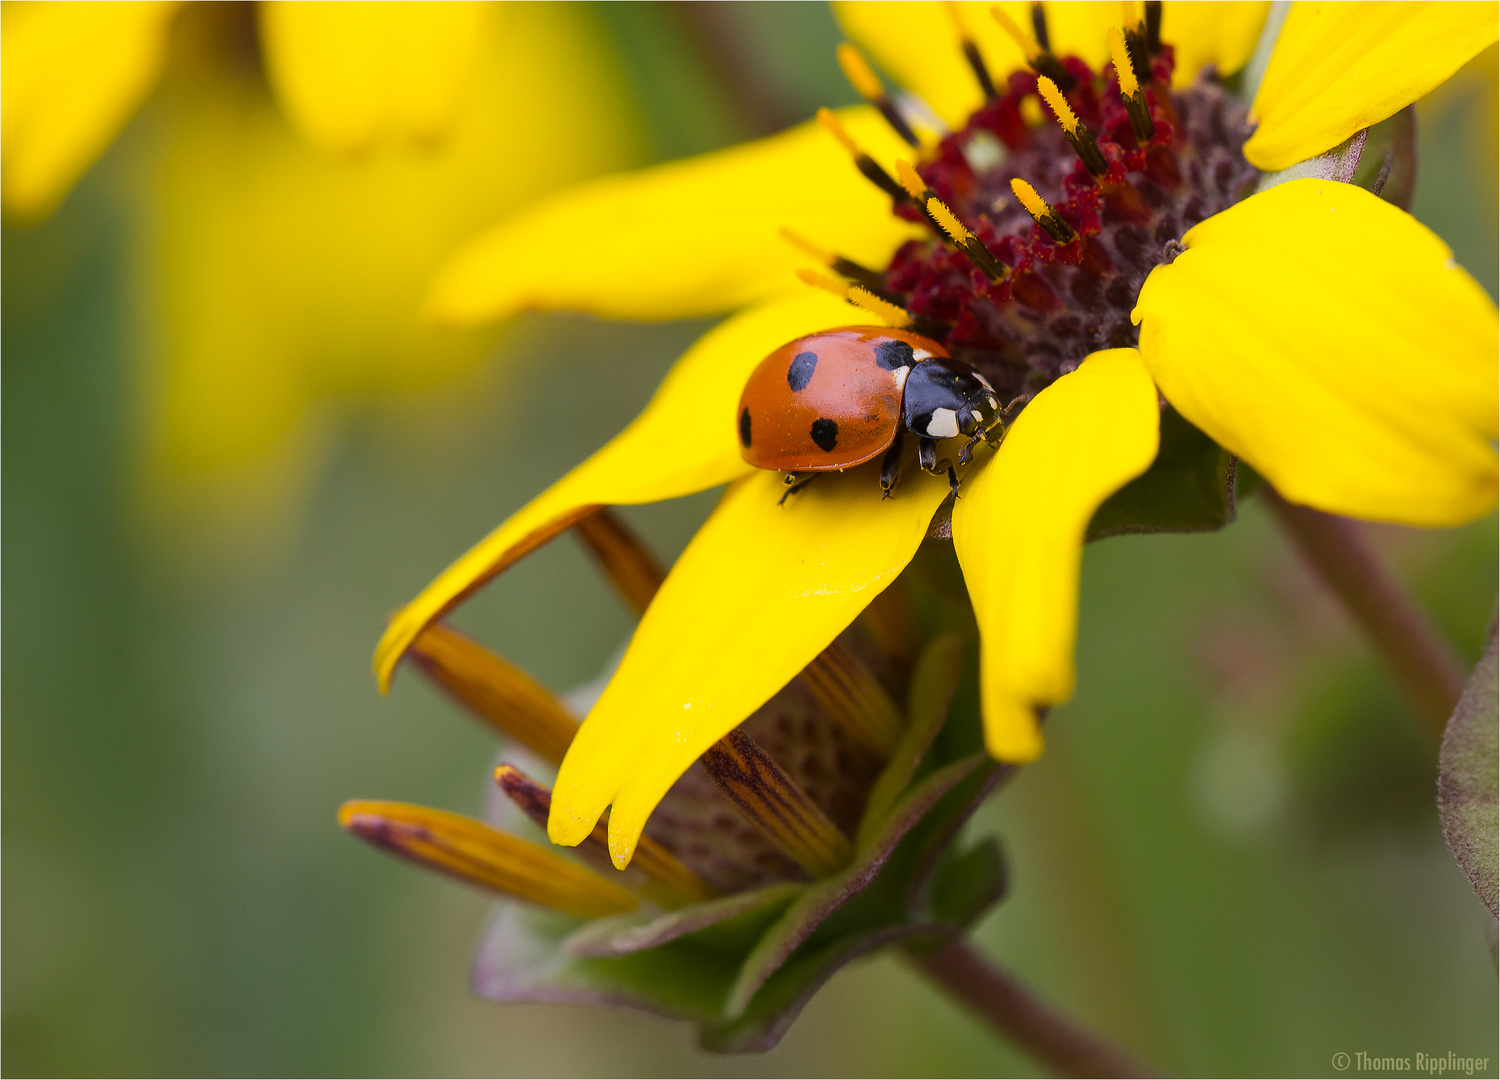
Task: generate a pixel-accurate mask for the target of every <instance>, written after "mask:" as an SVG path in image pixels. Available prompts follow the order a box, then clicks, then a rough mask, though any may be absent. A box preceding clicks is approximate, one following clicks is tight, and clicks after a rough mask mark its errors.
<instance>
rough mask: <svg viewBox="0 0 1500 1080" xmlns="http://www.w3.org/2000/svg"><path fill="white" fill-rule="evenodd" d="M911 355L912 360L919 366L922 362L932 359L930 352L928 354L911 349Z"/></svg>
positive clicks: (924, 351)
mask: <svg viewBox="0 0 1500 1080" xmlns="http://www.w3.org/2000/svg"><path fill="white" fill-rule="evenodd" d="M911 355H912V359H914V360H915V361H916V362H917V363H919V364H920V363H921V362H922V361H923V360H931V359H932V354H931V353H930V352H928V351H927V350H926V349H913V350H912V351H911Z"/></svg>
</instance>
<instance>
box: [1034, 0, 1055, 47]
mask: <svg viewBox="0 0 1500 1080" xmlns="http://www.w3.org/2000/svg"><path fill="white" fill-rule="evenodd" d="M1031 32H1032V33H1033V34H1035V35H1036V43H1037V44H1038V45H1040V46H1041V47H1042V51H1043V52H1051V51H1052V40H1051V36H1050V35H1049V34H1048V33H1047V10H1046V9H1045V8H1044V7H1042V4H1041V0H1035V2H1034V3H1033V4H1032V5H1031Z"/></svg>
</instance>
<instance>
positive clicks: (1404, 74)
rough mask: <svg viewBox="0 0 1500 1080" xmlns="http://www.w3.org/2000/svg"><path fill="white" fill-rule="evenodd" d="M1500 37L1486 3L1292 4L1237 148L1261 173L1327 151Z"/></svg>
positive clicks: (1382, 0) (1371, 0)
mask: <svg viewBox="0 0 1500 1080" xmlns="http://www.w3.org/2000/svg"><path fill="white" fill-rule="evenodd" d="M1497 36H1500V14H1497V11H1496V7H1495V5H1494V4H1491V3H1458V2H1453V0H1446V2H1444V0H1439V2H1435V3H1433V2H1427V3H1412V2H1394V0H1366V2H1360V3H1310V2H1305V0H1303V2H1298V3H1295V4H1293V5H1292V9H1291V12H1290V14H1288V15H1287V18H1286V24H1285V25H1284V26H1283V27H1282V28H1281V36H1280V37H1278V38H1277V39H1276V51H1275V52H1274V53H1272V54H1271V62H1270V64H1269V65H1268V66H1267V68H1266V74H1265V78H1264V79H1262V80H1261V84H1260V91H1259V92H1258V93H1257V94H1256V96H1255V103H1254V104H1253V105H1252V106H1251V107H1250V116H1251V119H1252V120H1254V121H1256V122H1258V124H1259V125H1260V126H1259V127H1258V128H1256V131H1255V134H1254V135H1252V136H1251V137H1250V141H1249V142H1247V143H1246V144H1245V156H1246V157H1247V158H1249V159H1250V162H1251V164H1253V165H1254V166H1255V167H1256V168H1258V169H1261V170H1262V171H1265V172H1272V171H1275V170H1278V169H1285V168H1286V167H1287V166H1289V165H1295V164H1296V163H1297V162H1299V161H1303V160H1305V159H1307V158H1310V157H1313V156H1314V155H1317V154H1321V153H1322V152H1323V151H1325V150H1329V149H1332V148H1333V147H1335V146H1337V145H1338V144H1339V143H1341V142H1343V141H1344V140H1345V139H1347V138H1348V137H1349V136H1351V135H1353V134H1354V133H1355V132H1356V131H1358V130H1359V129H1360V128H1364V127H1369V126H1370V125H1371V124H1376V123H1379V122H1380V121H1381V120H1384V119H1385V118H1386V117H1388V116H1392V115H1394V114H1395V113H1397V112H1399V111H1400V110H1401V109H1403V108H1405V107H1406V106H1407V105H1410V104H1411V103H1412V102H1413V101H1416V100H1417V99H1418V98H1420V97H1423V96H1425V95H1426V94H1428V93H1429V92H1431V91H1432V90H1433V89H1434V88H1436V87H1437V86H1438V85H1439V84H1440V83H1442V82H1445V81H1446V80H1447V79H1448V77H1449V76H1451V75H1452V74H1453V73H1454V72H1455V71H1457V70H1458V69H1459V68H1460V67H1462V66H1463V65H1464V64H1465V63H1466V62H1467V61H1468V60H1469V59H1470V58H1472V57H1473V56H1475V55H1476V54H1477V53H1478V52H1479V51H1480V50H1481V49H1483V48H1484V47H1485V46H1486V45H1489V44H1491V43H1493V42H1494V41H1495V39H1496V37H1497Z"/></svg>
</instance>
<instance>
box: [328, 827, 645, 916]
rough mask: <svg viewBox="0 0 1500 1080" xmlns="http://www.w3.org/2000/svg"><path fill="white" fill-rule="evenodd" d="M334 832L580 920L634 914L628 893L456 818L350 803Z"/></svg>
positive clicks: (557, 858)
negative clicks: (340, 830) (339, 829)
mask: <svg viewBox="0 0 1500 1080" xmlns="http://www.w3.org/2000/svg"><path fill="white" fill-rule="evenodd" d="M339 824H340V825H342V826H343V827H344V828H345V829H348V830H349V831H350V832H351V833H353V834H354V835H355V836H358V837H360V838H361V839H363V840H368V841H369V842H370V843H372V844H374V845H375V846H376V847H379V848H384V849H385V850H386V851H389V852H390V853H391V854H393V855H399V856H401V857H402V858H404V859H409V860H410V861H412V862H414V863H416V864H418V865H419V866H425V867H427V868H428V869H429V870H437V871H440V872H442V873H445V874H449V875H451V876H453V877H456V878H458V879H460V880H461V881H468V882H471V883H473V884H475V885H479V886H481V887H482V888H486V889H493V890H494V891H496V892H500V893H504V894H506V895H507V896H513V897H515V898H516V899H518V900H526V901H528V902H530V903H533V904H540V905H542V906H543V907H549V908H552V909H553V910H555V911H561V912H563V913H565V914H567V915H574V916H577V917H578V918H580V919H595V918H599V917H600V916H603V915H616V914H619V913H621V912H626V911H634V910H635V909H636V908H638V907H639V906H640V901H639V900H637V899H636V898H635V897H634V896H632V895H631V894H630V893H629V892H627V891H626V890H625V889H623V888H621V887H620V886H619V885H616V884H615V883H614V882H612V881H606V880H605V879H604V878H602V877H600V876H599V875H598V874H596V873H594V872H593V871H592V870H588V869H585V868H584V867H582V866H579V865H577V864H576V863H573V862H569V861H568V860H567V859H565V858H562V857H561V856H560V855H558V854H557V853H556V852H555V851H548V850H547V849H546V848H544V847H541V846H539V845H537V844H530V843H527V842H526V841H525V840H521V839H518V838H516V837H514V836H511V835H509V834H508V833H503V832H501V831H500V830H498V829H493V828H491V827H490V826H488V825H486V824H484V822H482V821H475V820H474V819H473V818H467V817H464V816H463V815H461V814H452V813H449V812H448V811H446V810H434V809H433V808H431V807H428V806H416V805H413V804H411V803H398V802H378V801H375V800H371V799H354V800H351V801H349V802H346V803H345V804H344V805H343V806H341V807H339Z"/></svg>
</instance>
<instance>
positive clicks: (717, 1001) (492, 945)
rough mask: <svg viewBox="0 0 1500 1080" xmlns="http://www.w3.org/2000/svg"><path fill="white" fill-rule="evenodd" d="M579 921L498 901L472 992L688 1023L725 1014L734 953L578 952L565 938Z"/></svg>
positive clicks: (675, 949)
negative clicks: (626, 1009)
mask: <svg viewBox="0 0 1500 1080" xmlns="http://www.w3.org/2000/svg"><path fill="white" fill-rule="evenodd" d="M579 926H580V921H579V920H577V919H573V918H570V917H568V916H563V915H558V914H556V913H554V912H548V911H539V910H537V909H535V908H528V907H523V906H521V905H519V904H502V905H500V906H499V907H498V908H497V909H496V912H495V916H494V918H493V919H492V920H491V921H490V925H489V926H488V928H486V930H485V933H484V937H483V939H482V941H481V943H480V947H479V953H478V955H477V956H476V957H475V958H474V968H473V972H472V975H471V984H472V986H473V988H474V992H475V993H476V994H478V995H479V996H480V997H484V998H488V999H490V1000H491V1001H499V1002H549V1003H553V1004H585V1005H626V1006H630V1007H632V1008H636V1009H641V1010H643V1011H645V1012H652V1013H656V1014H658V1015H661V1016H669V1017H675V1018H679V1019H685V1020H697V1021H700V1022H711V1021H716V1020H720V1019H722V1017H723V1015H724V1012H723V1010H724V1001H725V998H726V996H727V995H728V992H729V989H730V987H731V986H733V985H734V980H735V977H736V974H737V972H738V968H739V963H738V959H737V958H736V957H732V956H726V955H725V954H723V953H720V952H716V951H713V950H710V949H705V948H699V947H695V946H694V945H693V944H691V943H688V942H686V941H674V942H671V943H669V944H666V945H662V946H660V947H659V948H655V949H647V950H644V951H642V952H637V953H631V954H629V955H628V956H618V957H609V958H600V957H590V956H574V955H571V954H569V953H568V952H566V951H564V949H563V947H562V942H563V940H564V939H565V938H566V937H568V935H569V934H571V933H573V932H575V931H576V930H577V929H578V928H579Z"/></svg>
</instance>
